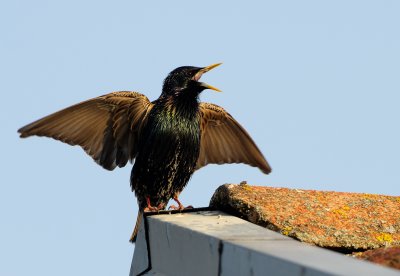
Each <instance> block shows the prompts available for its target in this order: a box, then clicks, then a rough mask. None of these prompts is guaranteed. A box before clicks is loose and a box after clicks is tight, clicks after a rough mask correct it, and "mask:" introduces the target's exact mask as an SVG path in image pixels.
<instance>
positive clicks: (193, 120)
mask: <svg viewBox="0 0 400 276" xmlns="http://www.w3.org/2000/svg"><path fill="white" fill-rule="evenodd" d="M219 65H221V63H216V64H212V65H209V66H206V67H195V66H182V67H178V68H176V69H174V70H173V71H171V72H170V73H169V74H168V76H167V77H166V78H165V80H164V82H163V85H162V91H161V95H160V96H159V98H158V99H156V100H154V101H152V102H150V100H149V99H148V98H147V97H146V96H145V95H143V94H141V93H139V92H135V91H118V92H111V93H108V94H105V95H102V96H99V97H96V98H92V99H89V100H86V101H83V102H81V103H78V104H75V105H72V106H70V107H67V108H65V109H63V110H60V111H58V112H55V113H53V114H51V115H48V116H46V117H44V118H42V119H39V120H37V121H34V122H33V123H31V124H28V125H26V126H24V127H22V128H20V129H19V130H18V132H19V133H20V137H21V138H25V137H29V136H33V135H35V136H45V137H50V138H53V139H56V140H59V141H61V142H64V143H67V144H69V145H73V146H74V145H79V146H80V147H82V148H83V150H84V151H85V152H86V153H87V154H88V155H89V156H91V157H92V158H93V159H94V161H96V162H97V164H99V165H100V166H102V167H103V168H104V169H107V170H113V169H114V168H116V167H124V166H125V165H126V164H127V163H128V161H130V162H131V163H133V167H132V170H131V176H130V186H131V189H132V191H133V192H134V193H135V196H136V198H137V202H138V206H139V211H138V215H137V220H136V224H135V228H134V231H133V233H132V235H131V237H130V242H135V240H136V236H137V232H138V229H139V226H140V223H141V220H142V216H143V213H144V212H153V211H160V210H164V209H165V208H166V205H167V204H168V202H169V201H170V200H171V199H172V200H174V201H175V202H176V203H177V204H178V206H175V205H171V208H173V209H178V210H182V209H184V208H185V206H184V205H183V204H182V203H181V202H180V200H179V194H180V193H181V192H182V190H183V189H184V187H185V186H186V185H187V183H188V182H189V180H190V178H191V176H192V175H193V173H194V172H195V171H196V170H198V169H200V168H202V167H204V166H206V165H207V164H225V163H245V164H248V165H250V166H253V167H258V168H259V169H260V170H261V171H262V172H263V173H265V174H269V173H270V172H271V167H270V165H269V163H268V162H267V160H266V159H265V157H264V156H263V154H262V153H261V151H260V150H259V148H258V147H257V145H256V144H255V142H254V141H253V140H252V138H251V137H250V135H249V134H248V133H247V131H246V130H245V129H244V128H243V127H242V126H241V125H240V124H239V123H238V122H237V121H236V120H235V119H234V118H233V117H232V116H231V115H230V114H229V113H228V112H227V111H226V110H225V109H224V108H222V107H220V106H218V105H215V104H211V103H205V102H200V99H199V96H200V94H201V93H202V92H203V91H204V90H206V89H209V90H214V91H216V92H221V90H219V89H218V88H216V87H214V86H211V85H209V84H207V83H205V82H201V81H200V78H201V77H202V75H203V74H204V73H206V72H208V71H210V70H212V69H214V68H215V67H217V66H219ZM190 207H191V206H190Z"/></svg>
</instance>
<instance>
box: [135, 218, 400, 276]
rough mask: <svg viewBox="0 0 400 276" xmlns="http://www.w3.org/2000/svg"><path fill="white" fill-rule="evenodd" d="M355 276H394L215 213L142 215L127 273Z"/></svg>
mask: <svg viewBox="0 0 400 276" xmlns="http://www.w3.org/2000/svg"><path fill="white" fill-rule="evenodd" d="M146 228H147V229H146ZM145 230H147V231H145ZM357 274H359V275H399V272H398V271H396V270H393V269H388V268H385V267H381V266H378V265H375V264H372V263H368V262H365V261H360V260H357V259H353V258H351V257H348V256H344V255H342V254H339V253H336V252H333V251H329V250H326V249H322V248H318V247H315V246H311V245H308V244H305V243H301V242H298V241H295V240H293V239H292V238H289V237H287V236H284V235H281V234H279V233H276V232H273V231H270V230H267V229H265V228H262V227H260V226H257V225H255V224H252V223H249V222H247V221H245V220H242V219H240V218H237V217H234V216H231V215H228V214H225V213H223V212H219V211H201V212H191V213H178V214H161V215H152V216H147V217H146V219H145V223H143V224H142V227H141V229H140V231H139V235H138V239H137V243H136V248H135V252H134V256H133V261H132V266H131V272H130V275H131V276H134V275H227V276H228V275H229V276H232V275H299V276H300V275H302V276H303V275H357Z"/></svg>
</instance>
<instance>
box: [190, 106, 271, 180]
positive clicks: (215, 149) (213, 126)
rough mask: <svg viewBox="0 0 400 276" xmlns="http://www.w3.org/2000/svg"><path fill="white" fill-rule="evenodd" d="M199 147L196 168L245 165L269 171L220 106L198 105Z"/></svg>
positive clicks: (254, 145) (256, 151)
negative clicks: (199, 118) (234, 164)
mask: <svg viewBox="0 0 400 276" xmlns="http://www.w3.org/2000/svg"><path fill="white" fill-rule="evenodd" d="M200 114H201V124H200V126H201V144H200V155H199V159H198V161H197V167H196V169H199V168H201V167H203V166H205V165H207V164H224V163H245V164H248V165H250V166H253V167H258V168H259V169H260V170H261V171H262V172H264V173H266V174H268V173H270V172H271V167H270V166H269V164H268V162H267V160H265V158H264V156H263V155H262V153H261V151H260V150H259V149H258V147H257V145H256V144H255V143H254V141H253V140H252V139H251V137H250V135H249V134H248V133H247V132H246V130H245V129H244V128H243V127H242V126H241V125H240V124H239V123H238V122H237V121H236V120H235V119H234V118H233V117H232V116H231V115H230V114H229V113H228V112H226V111H225V110H224V109H223V108H222V107H219V106H217V105H214V104H209V103H201V104H200Z"/></svg>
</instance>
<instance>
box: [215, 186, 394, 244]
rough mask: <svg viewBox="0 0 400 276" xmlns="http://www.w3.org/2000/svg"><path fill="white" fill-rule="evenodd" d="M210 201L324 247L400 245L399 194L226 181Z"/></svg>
mask: <svg viewBox="0 0 400 276" xmlns="http://www.w3.org/2000/svg"><path fill="white" fill-rule="evenodd" d="M210 205H211V206H213V207H217V208H219V209H222V210H225V211H228V212H231V213H236V214H238V215H240V216H241V217H243V218H244V219H247V220H249V221H250V222H253V223H256V224H259V225H261V226H264V227H267V228H269V229H272V230H274V231H278V232H280V233H282V234H284V235H287V236H290V237H293V238H296V239H298V240H300V241H304V242H308V243H313V244H316V245H318V246H322V247H327V248H335V249H339V250H343V251H351V250H353V251H356V250H366V249H372V248H378V247H382V246H388V245H400V200H399V197H393V196H384V195H373V194H361V193H344V192H327V191H314V190H298V189H288V188H272V187H259V186H250V185H247V184H241V185H233V184H226V185H223V186H221V187H219V188H218V189H217V191H216V192H215V194H214V196H213V198H212V199H211V203H210Z"/></svg>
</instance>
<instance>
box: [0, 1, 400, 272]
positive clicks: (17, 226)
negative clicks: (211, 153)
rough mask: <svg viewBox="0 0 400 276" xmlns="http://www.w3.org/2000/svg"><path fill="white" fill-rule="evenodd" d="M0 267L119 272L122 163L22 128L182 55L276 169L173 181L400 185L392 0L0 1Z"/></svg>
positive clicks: (206, 172)
mask: <svg viewBox="0 0 400 276" xmlns="http://www.w3.org/2000/svg"><path fill="white" fill-rule="evenodd" d="M0 5H1V7H0V15H1V16H0V20H1V22H0V23H1V24H0V28H1V37H2V39H1V43H0V53H1V54H0V55H1V60H2V61H1V65H0V73H1V76H2V81H1V83H2V96H3V101H2V102H3V105H2V108H1V117H0V118H1V126H2V131H1V133H2V139H1V141H2V143H1V152H2V157H3V158H1V161H0V162H1V168H2V173H1V180H0V182H1V184H0V189H1V190H0V212H1V218H2V224H1V225H2V227H1V229H0V237H1V248H2V249H1V251H0V258H1V259H2V265H1V266H0V275H26V274H31V275H126V274H127V273H128V271H129V267H130V262H131V258H132V253H133V250H134V247H133V246H132V245H131V244H129V243H128V239H129V236H130V234H131V231H132V228H133V225H134V222H135V219H136V212H137V206H136V199H135V198H134V195H133V194H132V193H131V192H130V187H129V175H130V168H131V166H130V165H129V166H127V167H125V168H123V169H117V170H115V171H113V172H108V171H105V170H103V169H102V168H101V167H100V166H98V165H96V164H95V163H94V162H93V161H92V160H91V158H89V157H88V156H86V155H85V154H84V152H83V151H82V150H81V149H80V148H78V147H71V146H68V145H65V144H62V143H60V142H56V141H54V140H51V139H45V138H30V139H25V140H21V139H19V138H18V135H17V133H16V131H17V129H18V128H19V127H21V126H23V125H25V124H27V123H30V122H32V121H33V120H36V119H38V118H41V117H43V116H45V115H48V114H50V113H52V112H55V111H57V110H59V109H61V108H64V107H67V106H69V105H72V104H74V103H77V102H80V101H82V100H86V99H89V98H92V97H96V96H98V95H102V94H105V93H108V92H111V91H118V90H136V91H140V92H142V93H144V94H146V95H147V96H148V97H149V99H150V100H154V99H156V98H157V97H158V96H159V94H160V91H161V85H162V81H163V79H164V78H165V76H166V75H167V74H168V73H169V72H170V71H171V70H172V69H174V68H175V67H178V66H182V65H194V66H206V65H209V64H212V63H216V62H223V65H222V66H220V67H218V68H217V69H215V70H213V71H212V72H210V73H208V74H207V75H205V76H204V77H203V79H204V80H205V81H206V82H207V83H209V84H211V85H214V86H216V87H218V88H220V89H221V90H223V93H214V92H212V91H205V92H204V93H203V94H202V97H201V98H202V100H203V101H208V102H213V103H216V104H218V105H221V106H223V107H224V108H225V109H227V110H228V111H229V112H230V113H231V114H232V115H233V116H234V117H235V118H236V119H237V120H238V121H239V122H240V123H241V124H242V125H243V126H244V127H245V128H246V129H247V130H248V132H249V133H250V134H251V136H252V137H253V139H254V140H255V141H256V143H257V144H258V146H259V147H260V149H261V150H262V152H263V153H264V155H265V156H266V158H267V159H268V161H269V162H270V164H271V166H272V168H273V172H272V174H271V175H268V176H266V175H263V174H262V173H261V172H260V171H259V170H258V169H255V168H251V167H248V166H245V165H224V166H216V165H213V166H207V167H205V168H203V169H201V170H199V171H198V172H196V173H195V175H194V176H193V178H192V180H191V181H190V183H189V185H188V187H187V188H186V189H185V191H184V192H183V194H182V195H181V200H182V201H183V203H184V204H187V205H188V204H191V205H194V206H196V207H202V206H207V205H208V202H209V199H210V198H211V195H212V194H213V192H214V190H215V189H216V188H217V187H218V186H219V185H221V184H224V183H239V182H240V181H242V180H247V181H248V183H250V184H254V185H265V186H274V187H289V188H298V189H317V190H335V191H350V192H366V193H379V194H388V195H399V194H400V186H399V183H400V174H399V166H400V161H399V158H400V157H399V156H400V146H399V141H400V129H399V118H400V108H399V102H400V96H399V91H400V89H399V88H400V83H399V76H400V51H399V49H400V35H399V27H400V17H399V16H398V14H399V10H400V2H398V1H364V0H363V1H247V2H245V1H209V0H204V1H200V2H193V1H190V2H189V1H183V0H181V1H157V2H156V1H144V2H143V3H140V4H135V3H133V1H74V0H71V1H43V0H38V1H26V0H25V1H7V2H3V3H2V4H0Z"/></svg>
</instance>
